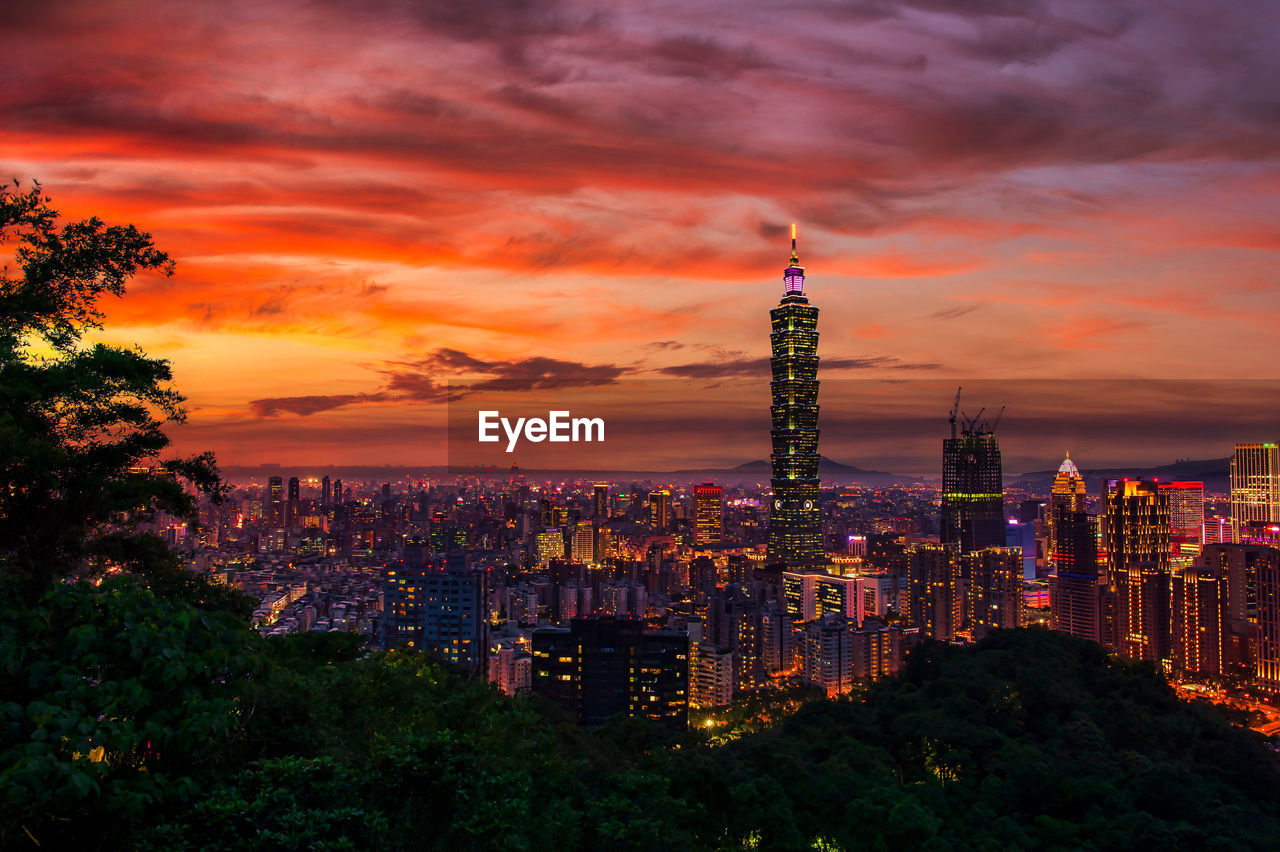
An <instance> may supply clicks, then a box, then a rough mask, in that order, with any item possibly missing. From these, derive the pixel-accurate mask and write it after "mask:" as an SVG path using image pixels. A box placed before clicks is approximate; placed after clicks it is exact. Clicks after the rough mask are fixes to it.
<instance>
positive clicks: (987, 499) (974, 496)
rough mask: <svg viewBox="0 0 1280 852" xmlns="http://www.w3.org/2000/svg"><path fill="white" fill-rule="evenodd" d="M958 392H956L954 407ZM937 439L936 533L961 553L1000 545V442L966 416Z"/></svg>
mask: <svg viewBox="0 0 1280 852" xmlns="http://www.w3.org/2000/svg"><path fill="white" fill-rule="evenodd" d="M959 401H960V396H959V394H957V395H956V406H957V408H958V407H959ZM950 423H951V437H950V438H944V439H943V441H942V513H941V520H940V528H939V532H938V537H939V539H940V540H941V542H942V543H943V544H953V545H955V546H956V547H957V548H958V549H959V551H960V552H961V553H968V552H969V551H971V550H982V549H983V548H984V547H1004V546H1005V531H1004V479H1003V474H1002V472H1001V463H1000V443H999V442H998V441H997V440H996V436H995V431H994V429H988V427H987V425H986V423H977V422H975V421H974V420H966V421H965V423H964V425H963V427H962V429H961V432H960V435H959V436H957V435H956V410H955V409H953V410H952V412H951V420H950Z"/></svg>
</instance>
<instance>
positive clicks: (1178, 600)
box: [1170, 565, 1227, 675]
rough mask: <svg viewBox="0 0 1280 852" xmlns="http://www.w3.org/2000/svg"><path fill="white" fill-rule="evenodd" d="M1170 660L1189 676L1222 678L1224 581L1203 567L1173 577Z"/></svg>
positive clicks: (1184, 571) (1225, 619) (1225, 596)
mask: <svg viewBox="0 0 1280 852" xmlns="http://www.w3.org/2000/svg"><path fill="white" fill-rule="evenodd" d="M1171 592H1172V612H1171V619H1170V620H1171V625H1170V628H1171V644H1172V646H1173V647H1172V649H1171V657H1172V660H1173V665H1174V666H1175V667H1177V668H1179V669H1182V670H1183V671H1186V672H1190V673H1192V674H1210V675H1216V674H1222V664H1223V659H1224V657H1225V654H1224V647H1225V646H1224V642H1225V640H1226V638H1227V578H1226V577H1225V576H1224V575H1223V572H1222V571H1221V570H1220V569H1218V568H1214V567H1210V566H1207V565H1199V566H1192V567H1190V568H1186V569H1184V570H1182V571H1179V572H1177V573H1176V574H1174V575H1173V580H1172V588H1171Z"/></svg>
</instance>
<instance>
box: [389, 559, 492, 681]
mask: <svg viewBox="0 0 1280 852" xmlns="http://www.w3.org/2000/svg"><path fill="white" fill-rule="evenodd" d="M383 589H384V598H385V603H384V608H383V613H384V614H383V644H384V645H385V646H386V647H388V648H395V647H406V648H414V649H417V650H420V651H425V652H427V653H429V654H432V655H433V656H436V657H439V658H440V659H443V660H447V661H449V662H451V663H454V664H456V665H460V666H463V667H464V668H466V669H468V670H469V671H472V672H483V671H485V670H486V669H487V666H488V662H489V644H488V624H489V619H488V617H487V615H488V614H487V612H486V609H487V607H486V599H487V597H488V587H487V574H486V573H485V572H484V571H482V570H477V569H472V568H470V567H469V566H468V565H467V559H466V556H465V554H461V553H454V554H450V555H449V556H447V557H445V558H437V559H434V560H429V561H426V562H425V563H422V564H412V563H408V562H402V563H400V564H396V565H393V566H391V567H389V568H387V571H386V574H385V577H384V586H383Z"/></svg>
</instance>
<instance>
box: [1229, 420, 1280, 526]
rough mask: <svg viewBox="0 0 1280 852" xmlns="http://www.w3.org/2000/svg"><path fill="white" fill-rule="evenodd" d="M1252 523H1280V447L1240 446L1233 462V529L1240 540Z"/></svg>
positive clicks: (1264, 444)
mask: <svg viewBox="0 0 1280 852" xmlns="http://www.w3.org/2000/svg"><path fill="white" fill-rule="evenodd" d="M1251 521H1258V522H1261V523H1268V524H1274V523H1280V445H1278V444H1277V443H1276V442H1275V441H1268V442H1264V443H1258V444H1236V452H1235V456H1234V457H1233V458H1232V459H1231V529H1232V535H1233V536H1234V538H1233V541H1240V540H1241V535H1242V534H1243V533H1244V532H1245V529H1246V527H1248V525H1249V523H1250V522H1251Z"/></svg>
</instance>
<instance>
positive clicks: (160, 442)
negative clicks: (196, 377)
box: [0, 183, 220, 599]
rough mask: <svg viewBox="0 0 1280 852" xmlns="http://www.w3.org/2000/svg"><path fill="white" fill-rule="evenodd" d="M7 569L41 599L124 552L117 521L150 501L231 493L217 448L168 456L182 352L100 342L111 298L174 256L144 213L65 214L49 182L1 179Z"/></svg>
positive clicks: (1, 442)
mask: <svg viewBox="0 0 1280 852" xmlns="http://www.w3.org/2000/svg"><path fill="white" fill-rule="evenodd" d="M0 245H3V246H5V247H6V248H8V249H9V251H10V256H11V260H12V261H13V263H14V264H15V265H16V267H17V268H16V270H15V271H11V269H10V266H9V265H7V264H6V265H5V267H4V269H3V271H2V272H0V450H2V452H0V483H3V485H4V487H0V570H3V571H4V572H5V573H7V574H8V575H9V577H8V580H9V583H10V585H9V588H10V590H18V591H21V592H22V593H23V594H25V595H26V596H27V597H28V598H29V599H30V598H34V597H37V596H38V595H39V594H40V593H41V591H42V590H43V586H44V584H46V583H47V582H49V581H50V580H52V579H54V578H58V577H64V576H68V575H72V574H76V573H85V574H92V573H94V572H95V571H101V570H103V569H106V568H109V567H123V568H126V569H132V570H135V571H143V570H145V569H146V568H148V567H150V565H149V564H147V563H141V562H134V563H131V564H126V565H123V566H119V565H117V564H116V563H114V562H112V561H111V558H110V557H111V555H112V554H111V553H110V551H109V549H104V548H103V547H102V545H103V544H104V543H106V542H105V540H104V535H105V534H107V533H110V532H112V531H115V530H118V529H120V528H122V527H127V525H128V524H129V523H130V522H131V521H133V520H136V519H137V518H139V517H145V516H146V515H147V514H148V513H154V512H158V511H165V512H168V513H170V514H173V515H178V516H184V515H187V514H189V513H190V512H191V510H192V506H193V503H192V495H191V491H190V489H189V487H188V486H190V485H194V486H195V488H196V489H202V490H204V491H205V492H206V493H210V494H214V495H217V494H218V493H220V491H219V488H220V486H219V483H218V479H217V475H216V470H215V469H214V467H213V460H212V456H211V455H209V454H204V455H199V456H195V457H192V458H185V459H169V460H162V459H161V453H162V452H163V451H164V450H165V448H166V447H167V446H168V444H169V439H168V437H167V436H166V435H165V433H164V429H163V427H164V425H165V424H166V423H180V422H182V420H183V419H184V417H185V412H184V410H183V407H182V402H183V397H182V396H181V395H180V394H179V393H178V392H177V391H176V390H174V389H173V388H172V387H170V386H169V382H170V381H171V379H172V373H171V370H170V367H169V363H168V362H167V361H165V360H162V359H156V358H150V357H148V356H146V355H145V354H143V353H142V352H141V351H139V350H137V349H127V348H123V347H118V346H111V345H108V344H106V343H102V342H88V341H87V340H86V335H89V334H91V333H92V332H94V331H97V330H98V329H100V328H101V325H102V318H103V314H102V312H101V308H100V306H99V301H100V300H101V299H102V298H103V297H106V296H120V295H123V293H124V291H125V285H126V283H127V282H128V281H129V280H130V279H131V278H132V277H133V276H134V275H135V274H138V273H142V272H150V273H155V274H160V275H169V274H171V273H172V270H173V262H172V261H171V260H170V259H169V258H168V256H167V255H165V254H164V253H163V252H160V251H158V250H157V249H156V248H155V247H154V246H153V245H152V240H151V236H150V235H149V234H146V233H143V232H141V231H139V230H137V229H136V228H134V227H133V226H132V225H106V224H104V223H103V222H102V221H101V220H99V219H96V218H91V219H86V220H83V221H80V222H70V223H65V224H62V223H60V220H59V216H58V213H57V211H56V210H54V209H52V208H51V207H50V206H49V199H48V198H47V197H46V196H44V195H43V194H42V192H41V190H40V187H39V186H38V185H36V186H33V187H32V188H30V189H28V190H25V191H24V190H22V189H21V187H19V186H18V185H17V184H16V183H15V184H14V185H13V186H12V187H4V188H2V189H0Z"/></svg>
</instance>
